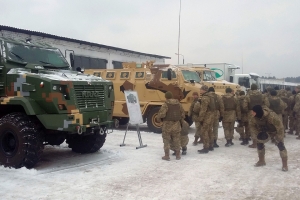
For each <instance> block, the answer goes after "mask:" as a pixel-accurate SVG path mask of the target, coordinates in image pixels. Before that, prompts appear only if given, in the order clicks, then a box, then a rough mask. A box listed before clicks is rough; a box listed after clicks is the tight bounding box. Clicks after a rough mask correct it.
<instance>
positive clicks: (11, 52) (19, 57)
mask: <svg viewBox="0 0 300 200" xmlns="http://www.w3.org/2000/svg"><path fill="white" fill-rule="evenodd" d="M9 52H10V53H11V54H13V55H14V56H16V57H17V58H19V59H20V60H24V58H22V57H21V56H19V55H18V54H16V53H14V52H12V51H9Z"/></svg>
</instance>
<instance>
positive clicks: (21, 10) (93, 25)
mask: <svg viewBox="0 0 300 200" xmlns="http://www.w3.org/2000/svg"><path fill="white" fill-rule="evenodd" d="M179 2H180V0H85V1H83V0H0V5H1V12H0V24H1V25H7V26H12V27H17V28H22V29H29V30H34V31H40V32H45V33H50V34H55V35H59V36H64V37H70V38H75V39H79V40H85V41H89V42H96V43H100V44H105V45H109V46H115V47H120V48H126V49H130V50H134V51H140V52H144V53H151V54H158V55H163V56H169V57H171V58H172V59H167V60H166V63H171V64H177V56H176V55H175V53H176V52H177V48H178V32H179V31H178V30H179V28H178V24H179ZM299 7H300V1H299V0H287V1H284V0H281V1H278V0H182V1H181V38H180V53H181V54H183V55H184V59H185V63H216V62H226V63H232V64H236V65H238V66H241V67H243V69H244V70H243V71H244V73H249V72H256V73H258V74H260V75H261V76H267V74H266V73H271V76H276V77H286V76H293V77H294V76H300V70H299V69H300V68H299V67H300V37H299V36H300V11H299ZM180 63H182V57H180ZM238 73H241V70H240V71H238Z"/></svg>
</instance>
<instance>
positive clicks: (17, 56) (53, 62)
mask: <svg viewBox="0 0 300 200" xmlns="http://www.w3.org/2000/svg"><path fill="white" fill-rule="evenodd" d="M6 47H7V59H9V60H10V61H13V62H19V63H24V64H26V63H34V64H42V65H43V66H49V67H53V68H68V67H69V65H68V63H67V61H66V59H65V58H64V57H63V55H62V54H61V52H60V51H59V50H58V49H53V48H42V47H37V46H31V45H21V44H16V43H11V42H7V43H6Z"/></svg>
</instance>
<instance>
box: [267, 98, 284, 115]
mask: <svg viewBox="0 0 300 200" xmlns="http://www.w3.org/2000/svg"><path fill="white" fill-rule="evenodd" d="M269 102H270V109H271V110H273V111H274V112H275V113H276V114H282V109H281V107H280V99H279V98H276V99H273V98H269Z"/></svg>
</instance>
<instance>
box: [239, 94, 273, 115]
mask: <svg viewBox="0 0 300 200" xmlns="http://www.w3.org/2000/svg"><path fill="white" fill-rule="evenodd" d="M251 94H254V95H257V94H261V92H260V91H258V90H249V91H248V93H247V95H246V97H245V100H244V103H243V108H244V109H247V110H249V105H250V95H251ZM261 95H262V97H263V105H262V106H266V107H270V103H269V100H268V98H267V96H266V95H263V94H261Z"/></svg>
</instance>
